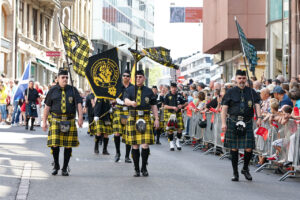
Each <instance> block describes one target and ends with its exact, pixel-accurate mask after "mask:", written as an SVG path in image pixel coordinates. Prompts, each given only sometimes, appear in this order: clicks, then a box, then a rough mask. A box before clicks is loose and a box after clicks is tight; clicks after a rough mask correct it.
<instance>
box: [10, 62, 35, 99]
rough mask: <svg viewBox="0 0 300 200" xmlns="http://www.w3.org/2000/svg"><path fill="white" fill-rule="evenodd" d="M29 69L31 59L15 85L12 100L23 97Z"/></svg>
mask: <svg viewBox="0 0 300 200" xmlns="http://www.w3.org/2000/svg"><path fill="white" fill-rule="evenodd" d="M30 69H31V61H30V62H29V63H28V64H27V66H26V68H25V71H24V73H23V75H22V78H21V80H20V82H19V84H18V86H17V89H16V91H15V94H14V97H13V98H12V99H13V101H18V100H19V99H23V98H24V91H25V90H26V89H27V88H28V82H29V79H30Z"/></svg>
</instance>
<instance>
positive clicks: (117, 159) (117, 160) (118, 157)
mask: <svg viewBox="0 0 300 200" xmlns="http://www.w3.org/2000/svg"><path fill="white" fill-rule="evenodd" d="M119 160H120V154H119V153H117V154H116V156H115V162H119Z"/></svg>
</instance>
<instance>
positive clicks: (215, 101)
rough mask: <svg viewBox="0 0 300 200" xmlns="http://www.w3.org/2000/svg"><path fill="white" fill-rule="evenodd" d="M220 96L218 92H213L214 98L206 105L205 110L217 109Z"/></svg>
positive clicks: (217, 90)
mask: <svg viewBox="0 0 300 200" xmlns="http://www.w3.org/2000/svg"><path fill="white" fill-rule="evenodd" d="M219 96H220V90H219V89H216V90H215V92H214V97H213V99H212V100H211V101H210V102H209V103H207V104H206V108H208V109H210V108H217V107H218V97H219Z"/></svg>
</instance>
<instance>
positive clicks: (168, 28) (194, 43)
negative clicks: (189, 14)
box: [154, 0, 203, 60]
mask: <svg viewBox="0 0 300 200" xmlns="http://www.w3.org/2000/svg"><path fill="white" fill-rule="evenodd" d="M171 3H172V6H175V7H202V6H203V0H154V45H155V46H163V47H165V48H167V49H170V50H171V56H172V58H173V60H175V59H177V58H179V57H183V56H188V55H191V54H193V53H196V52H197V51H202V40H203V32H202V28H203V25H202V24H200V23H169V21H170V5H171Z"/></svg>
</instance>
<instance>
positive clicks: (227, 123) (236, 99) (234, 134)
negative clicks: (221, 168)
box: [221, 70, 261, 181]
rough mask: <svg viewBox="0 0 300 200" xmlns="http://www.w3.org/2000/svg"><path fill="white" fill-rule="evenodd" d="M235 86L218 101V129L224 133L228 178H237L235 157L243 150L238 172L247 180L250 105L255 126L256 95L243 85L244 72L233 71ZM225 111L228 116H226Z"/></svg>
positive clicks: (251, 142) (250, 146)
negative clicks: (230, 173) (229, 165)
mask: <svg viewBox="0 0 300 200" xmlns="http://www.w3.org/2000/svg"><path fill="white" fill-rule="evenodd" d="M236 81H237V86H236V87H234V88H232V89H230V90H228V91H227V92H226V94H225V96H224V98H223V101H222V105H223V106H222V113H221V119H222V131H223V132H226V133H225V141H224V147H226V148H230V149H231V151H230V153H231V155H232V168H233V177H232V179H231V180H232V181H239V172H238V156H239V149H244V150H245V154H244V167H243V169H242V171H241V173H242V174H244V175H245V178H246V179H247V180H249V181H251V180H252V176H251V174H250V172H249V168H248V165H249V162H250V160H251V157H252V149H254V148H255V138H254V133H253V117H254V105H255V110H256V113H257V116H258V120H257V122H256V124H257V126H260V125H261V111H260V105H259V103H260V97H259V95H258V94H257V93H256V92H255V90H253V89H252V88H249V87H246V86H245V84H246V81H247V78H246V72H245V71H241V70H237V72H236ZM227 114H228V116H227Z"/></svg>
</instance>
